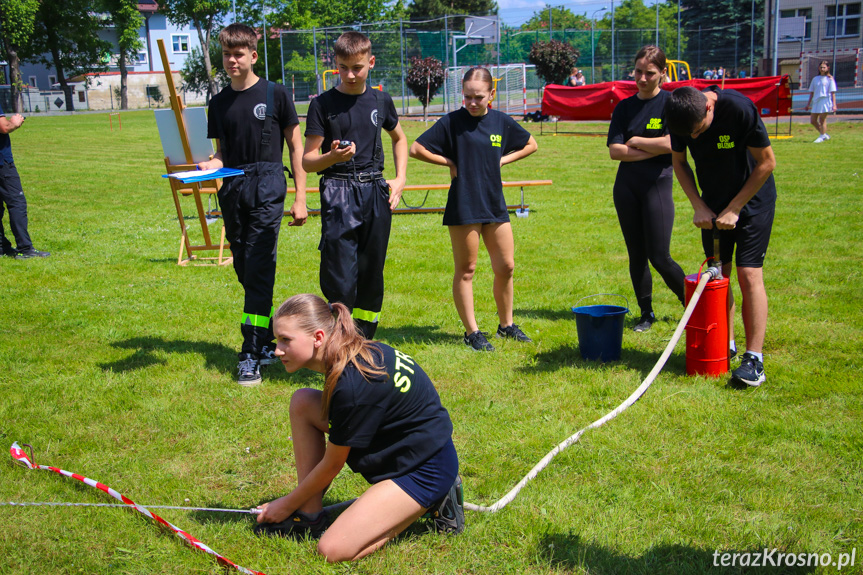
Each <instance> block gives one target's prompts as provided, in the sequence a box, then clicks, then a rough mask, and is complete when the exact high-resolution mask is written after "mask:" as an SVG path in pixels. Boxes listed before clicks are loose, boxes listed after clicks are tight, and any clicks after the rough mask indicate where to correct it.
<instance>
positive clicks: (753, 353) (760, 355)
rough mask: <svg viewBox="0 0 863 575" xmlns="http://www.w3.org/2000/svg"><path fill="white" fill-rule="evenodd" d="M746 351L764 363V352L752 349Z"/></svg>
mask: <svg viewBox="0 0 863 575" xmlns="http://www.w3.org/2000/svg"><path fill="white" fill-rule="evenodd" d="M746 353H748V354H749V355H752V356H755V359H757V360H758V361H760V362H761V363H764V354H762V353H761V352H760V351H752V350H749V349H747V350H746Z"/></svg>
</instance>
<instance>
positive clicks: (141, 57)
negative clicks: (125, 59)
mask: <svg viewBox="0 0 863 575" xmlns="http://www.w3.org/2000/svg"><path fill="white" fill-rule="evenodd" d="M148 61H149V58H148V57H147V51H146V50H141V51H140V52H138V53H137V54H135V61H134V62H133V64H134V65H135V66H146V65H147V62H148Z"/></svg>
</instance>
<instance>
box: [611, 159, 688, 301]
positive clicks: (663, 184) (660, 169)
mask: <svg viewBox="0 0 863 575" xmlns="http://www.w3.org/2000/svg"><path fill="white" fill-rule="evenodd" d="M623 164H624V162H621V167H620V168H619V169H618V172H617V178H616V179H615V180H614V207H615V209H616V210H617V219H618V221H619V222H620V229H621V230H622V231H623V239H624V241H625V242H626V250H627V252H628V253H629V277H630V279H631V281H632V287H633V289H634V290H635V297H636V300H637V301H638V306H639V307H640V308H641V311H642V313H649V312H651V311H653V280H652V278H651V276H650V268H649V267H648V266H647V262H648V261H649V262H650V263H651V264H653V267H654V268H656V271H658V272H659V275H660V276H662V279H663V280H664V281H665V285H667V286H668V287H669V289H671V291H672V292H674V295H676V296H677V299H679V300H680V303H681V305H684V301H685V297H686V295H685V291H686V287H685V281H686V280H685V277H684V273H683V270H682V269H681V267H680V266H679V265H678V264H677V262H675V261H674V260H673V259H672V258H671V253H670V251H669V250H670V247H671V230H672V227H673V226H674V198H673V197H672V194H671V185H672V179H673V171H672V168H671V166H663V165H662V164H655V163H648V162H632V163H631V164H640V165H638V166H632V165H626V166H623Z"/></svg>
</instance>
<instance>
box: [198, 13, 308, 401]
mask: <svg viewBox="0 0 863 575" xmlns="http://www.w3.org/2000/svg"><path fill="white" fill-rule="evenodd" d="M219 43H220V44H221V45H222V64H223V65H224V67H225V71H226V72H227V73H228V76H229V77H230V78H231V83H230V85H228V86H225V88H224V89H223V90H222V91H221V92H219V93H218V94H216V96H214V97H213V99H212V100H211V101H210V106H209V112H208V120H207V137H208V138H212V139H214V140H216V150H217V151H216V154H215V155H214V156H213V158H212V159H211V160H208V161H206V162H201V163H200V164H198V167H199V168H200V169H202V170H208V169H218V168H222V167H228V168H237V169H241V170H243V175H240V176H234V177H231V178H226V179H225V181H224V183H223V185H222V187H221V189H220V190H219V193H218V197H219V206H220V207H221V209H222V216H223V218H224V225H225V237H226V238H227V240H228V241H229V242H230V243H231V255H232V256H233V263H234V271H235V272H236V273H237V279H238V280H239V282H240V285H242V286H243V291H244V294H245V296H244V303H243V313H242V321H241V322H240V331H241V333H242V335H243V345H242V348H241V349H240V353H239V365H238V366H237V382H238V383H239V384H240V385H243V386H254V385H258V384H260V383H261V381H262V378H261V369H260V367H261V365H267V364H269V363H274V362H275V361H276V359H275V355H274V352H275V344H274V342H273V324H272V314H273V286H274V284H275V280H276V255H277V249H278V243H279V228H280V227H281V223H282V216H283V214H284V210H285V198H286V196H287V187H288V186H287V180H286V179H285V168H284V165H283V163H282V156H283V153H284V143H285V142H287V144H288V151H289V154H290V164H291V170H290V171H291V174H292V177H293V180H294V186H295V188H296V196H295V199H294V204H293V206H291V212H290V213H291V216H292V217H293V221H292V222H291V223H290V224H289V225H292V226H301V225H303V224H304V223H305V222H306V218H307V216H308V214H307V212H306V172H305V171H303V166H302V149H303V141H302V137H301V135H300V127H299V124H300V121H299V118H298V117H297V112H296V110H295V109H294V104H293V102H292V101H291V97H290V94H289V93H288V91H287V88H285V87H284V86H282V85H280V84H276V83H274V82H267V81H266V80H264V79H263V78H259V77H258V76H257V75H256V74H255V73H254V72H253V71H252V66H253V65H254V64H255V62H257V60H258V52H257V45H258V34H257V32H255V30H254V29H253V28H251V27H249V26H246V25H244V24H231V25H230V26H227V27H226V28H224V29H223V30H222V31H221V32H220V33H219Z"/></svg>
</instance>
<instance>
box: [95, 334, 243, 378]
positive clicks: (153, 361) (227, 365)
mask: <svg viewBox="0 0 863 575" xmlns="http://www.w3.org/2000/svg"><path fill="white" fill-rule="evenodd" d="M111 347H114V348H117V349H131V350H134V353H132V355H130V356H128V357H126V358H124V359H119V360H116V361H111V362H106V363H100V364H97V365H98V366H99V367H100V368H101V369H103V370H104V371H114V372H120V373H122V372H129V371H135V370H139V369H145V368H147V367H150V366H152V365H164V364H165V363H167V362H166V360H165V359H164V358H162V357H159V356H158V355H156V352H162V353H197V354H199V355H201V356H203V358H204V362H205V365H206V367H207V368H208V369H215V370H218V371H221V372H223V373H233V372H234V371H235V370H236V363H237V352H236V350H234V349H233V348H230V347H228V346H226V345H223V344H220V343H213V342H210V341H187V340H174V341H168V340H165V339H162V338H158V337H151V336H142V337H133V338H129V339H125V340H122V341H115V342H111Z"/></svg>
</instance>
